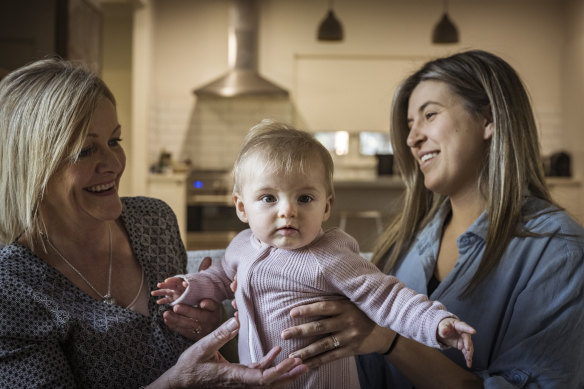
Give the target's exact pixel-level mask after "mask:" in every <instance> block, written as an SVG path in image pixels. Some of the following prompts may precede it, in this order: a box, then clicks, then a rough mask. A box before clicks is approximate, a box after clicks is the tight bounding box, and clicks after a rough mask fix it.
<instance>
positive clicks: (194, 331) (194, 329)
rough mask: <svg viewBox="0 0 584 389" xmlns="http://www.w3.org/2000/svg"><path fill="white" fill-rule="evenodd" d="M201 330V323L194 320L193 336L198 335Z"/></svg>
mask: <svg viewBox="0 0 584 389" xmlns="http://www.w3.org/2000/svg"><path fill="white" fill-rule="evenodd" d="M202 330H203V327H202V326H201V323H199V321H198V320H195V328H193V334H195V335H198V334H200V333H201V331H202Z"/></svg>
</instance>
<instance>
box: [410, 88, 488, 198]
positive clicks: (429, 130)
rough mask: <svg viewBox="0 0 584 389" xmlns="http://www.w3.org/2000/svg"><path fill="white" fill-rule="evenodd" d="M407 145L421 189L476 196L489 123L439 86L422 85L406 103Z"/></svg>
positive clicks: (452, 195)
mask: <svg viewBox="0 0 584 389" xmlns="http://www.w3.org/2000/svg"><path fill="white" fill-rule="evenodd" d="M408 126H409V128H410V133H409V135H408V138H407V144H408V146H409V147H410V150H411V152H412V154H413V156H414V158H415V159H416V161H418V164H419V166H420V170H421V171H422V173H423V174H424V185H425V186H426V187H427V188H428V189H430V190H431V191H433V192H436V193H440V194H442V195H446V196H449V197H450V198H451V199H453V198H455V197H456V196H464V195H475V194H476V192H477V190H478V189H477V188H478V186H477V182H478V178H479V172H480V170H481V166H482V164H483V163H485V162H484V158H485V155H486V150H487V147H488V143H489V142H488V140H489V139H490V138H491V135H492V123H491V121H489V120H487V119H486V118H485V117H483V116H482V115H477V114H473V113H471V112H469V111H467V110H466V109H465V107H464V100H463V99H462V98H460V97H459V96H458V95H456V94H454V93H452V91H451V90H450V88H449V87H448V85H447V84H446V83H444V82H441V81H422V82H420V83H419V84H418V85H417V86H416V87H415V88H414V90H413V91H412V94H411V96H410V99H409V103H408Z"/></svg>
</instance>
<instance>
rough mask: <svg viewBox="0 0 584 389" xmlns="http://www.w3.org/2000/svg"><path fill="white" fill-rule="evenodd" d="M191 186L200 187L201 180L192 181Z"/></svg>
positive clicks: (201, 184)
mask: <svg viewBox="0 0 584 389" xmlns="http://www.w3.org/2000/svg"><path fill="white" fill-rule="evenodd" d="M193 186H194V187H195V188H197V189H201V188H202V187H203V181H199V180H197V181H195V182H193Z"/></svg>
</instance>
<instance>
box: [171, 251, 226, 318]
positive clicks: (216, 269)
mask: <svg viewBox="0 0 584 389" xmlns="http://www.w3.org/2000/svg"><path fill="white" fill-rule="evenodd" d="M224 266H226V264H225V261H224V259H223V260H221V262H220V263H217V264H214V265H212V266H211V267H209V268H208V269H207V270H203V271H200V272H198V273H190V274H187V275H179V276H178V277H181V278H183V279H184V280H185V281H187V283H188V286H187V289H186V290H185V291H184V293H183V294H182V295H181V296H180V297H179V298H178V299H176V300H175V301H174V302H173V303H172V305H175V304H189V305H193V306H195V305H199V302H200V301H201V300H203V299H211V300H215V301H217V302H221V301H223V300H225V299H232V298H233V297H234V294H233V292H232V291H231V288H230V284H231V281H233V278H230V277H229V276H228V274H227V272H226V271H225V269H224Z"/></svg>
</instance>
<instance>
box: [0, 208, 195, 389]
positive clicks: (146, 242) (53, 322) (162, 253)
mask: <svg viewBox="0 0 584 389" xmlns="http://www.w3.org/2000/svg"><path fill="white" fill-rule="evenodd" d="M122 202H123V211H122V216H121V218H122V222H123V225H124V226H125V228H126V230H127V232H128V236H129V238H130V243H131V246H132V250H133V251H134V255H135V256H136V258H137V260H138V261H139V263H140V265H141V266H142V268H143V269H144V276H145V282H146V287H147V288H149V290H152V289H154V288H155V287H156V282H158V281H160V280H163V279H164V278H166V277H169V276H171V275H174V274H177V273H182V272H184V271H185V267H186V259H187V256H186V252H185V249H184V246H183V244H182V242H181V239H180V235H179V232H178V226H177V223H176V218H175V216H174V214H173V213H172V211H171V210H170V208H169V207H168V206H167V205H166V204H165V203H163V202H161V201H159V200H154V199H148V198H143V197H135V198H123V199H122ZM0 300H1V301H2V304H1V305H0V387H2V388H8V387H12V388H21V387H22V388H24V387H26V388H35V387H50V388H54V387H59V388H137V387H139V386H141V385H146V384H148V383H150V382H152V381H153V380H154V379H156V378H157V377H159V376H160V375H161V374H162V373H163V372H164V371H165V370H167V369H168V368H169V367H170V366H172V365H173V364H174V362H175V361H176V359H177V358H178V356H179V355H180V353H181V352H182V351H183V350H184V349H185V348H187V347H188V346H189V345H190V344H191V343H192V342H191V341H189V340H188V339H186V338H183V337H182V336H180V335H178V334H176V333H174V332H172V331H171V330H169V329H168V328H167V327H166V326H165V324H164V322H163V320H162V312H163V310H164V308H163V307H160V306H158V305H156V302H155V299H154V298H150V301H149V302H148V314H149V316H143V315H141V314H140V313H137V312H134V311H132V310H129V309H125V308H122V307H119V306H116V305H113V306H110V305H106V304H104V303H102V302H99V301H96V300H95V299H93V298H92V297H90V296H88V295H87V294H85V293H84V292H83V291H81V290H80V289H78V288H77V287H76V286H75V285H73V284H72V283H71V282H70V281H69V280H68V279H67V278H65V277H64V276H63V275H62V274H61V273H59V272H58V271H56V270H55V269H54V268H53V267H51V266H49V265H48V264H46V263H45V262H44V261H43V260H42V259H40V258H39V257H37V256H36V255H34V254H33V253H32V252H31V251H30V250H28V249H27V248H26V247H24V246H22V245H20V244H18V243H13V244H10V245H8V246H5V247H4V248H3V249H2V250H1V251H0Z"/></svg>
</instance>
